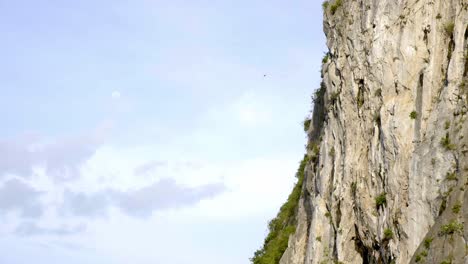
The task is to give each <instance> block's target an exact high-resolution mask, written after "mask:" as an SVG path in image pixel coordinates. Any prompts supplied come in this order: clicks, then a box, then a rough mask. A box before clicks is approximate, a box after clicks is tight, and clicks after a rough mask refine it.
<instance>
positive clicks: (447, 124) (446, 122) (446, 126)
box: [444, 120, 450, 130]
mask: <svg viewBox="0 0 468 264" xmlns="http://www.w3.org/2000/svg"><path fill="white" fill-rule="evenodd" d="M444 128H445V130H447V129H449V128H450V121H448V120H447V121H445V124H444Z"/></svg>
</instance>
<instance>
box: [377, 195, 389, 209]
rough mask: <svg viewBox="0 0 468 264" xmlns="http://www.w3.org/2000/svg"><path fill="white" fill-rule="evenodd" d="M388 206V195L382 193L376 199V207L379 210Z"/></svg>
mask: <svg viewBox="0 0 468 264" xmlns="http://www.w3.org/2000/svg"><path fill="white" fill-rule="evenodd" d="M386 204H387V197H386V193H384V192H383V193H381V194H379V195H378V196H377V197H375V206H376V207H377V209H379V208H380V207H382V206H385V205H386Z"/></svg>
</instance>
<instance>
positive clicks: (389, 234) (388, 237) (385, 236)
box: [383, 228, 393, 240]
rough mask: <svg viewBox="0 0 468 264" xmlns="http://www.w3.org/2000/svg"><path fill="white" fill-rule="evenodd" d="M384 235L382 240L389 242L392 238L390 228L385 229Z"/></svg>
mask: <svg viewBox="0 0 468 264" xmlns="http://www.w3.org/2000/svg"><path fill="white" fill-rule="evenodd" d="M383 234H384V239H385V240H390V239H392V238H393V231H392V230H391V229H390V228H386V229H385V230H384V232H383Z"/></svg>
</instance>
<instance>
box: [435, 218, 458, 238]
mask: <svg viewBox="0 0 468 264" xmlns="http://www.w3.org/2000/svg"><path fill="white" fill-rule="evenodd" d="M462 231H463V224H462V223H458V221H457V220H452V221H450V223H448V224H446V225H443V226H441V227H440V232H439V235H441V236H444V235H453V234H455V233H461V232H462Z"/></svg>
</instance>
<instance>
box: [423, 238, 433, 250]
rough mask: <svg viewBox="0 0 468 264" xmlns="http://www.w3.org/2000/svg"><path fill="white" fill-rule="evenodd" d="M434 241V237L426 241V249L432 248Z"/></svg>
mask: <svg viewBox="0 0 468 264" xmlns="http://www.w3.org/2000/svg"><path fill="white" fill-rule="evenodd" d="M432 240H434V239H433V238H432V237H428V238H426V239H424V247H425V248H427V249H429V248H430V247H431V243H432Z"/></svg>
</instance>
